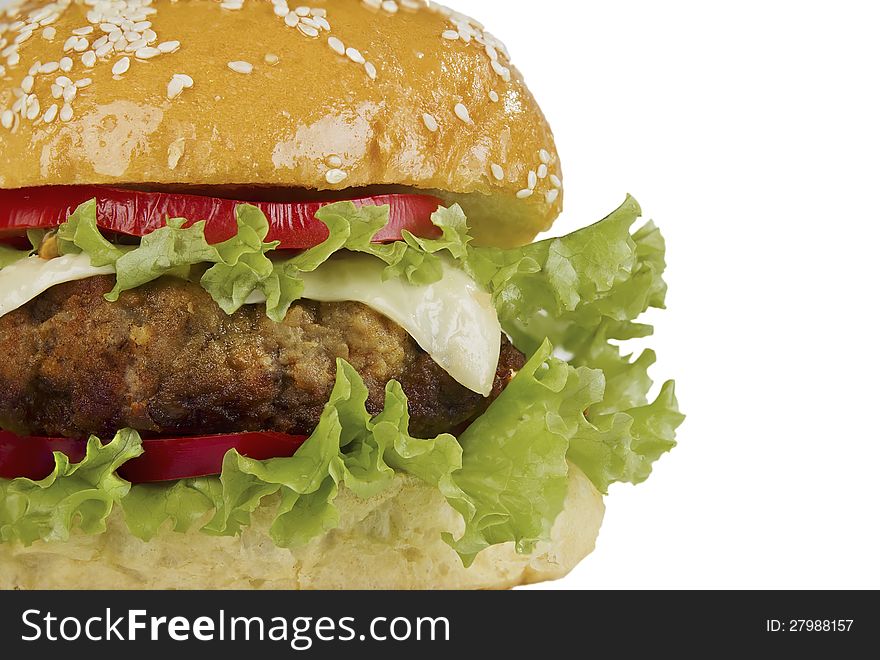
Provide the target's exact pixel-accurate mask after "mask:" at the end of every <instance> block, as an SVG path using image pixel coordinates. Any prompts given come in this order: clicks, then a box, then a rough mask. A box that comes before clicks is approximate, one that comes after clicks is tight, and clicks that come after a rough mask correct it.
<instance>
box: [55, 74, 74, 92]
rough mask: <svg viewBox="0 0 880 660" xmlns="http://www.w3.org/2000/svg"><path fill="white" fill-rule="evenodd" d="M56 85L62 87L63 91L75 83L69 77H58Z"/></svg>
mask: <svg viewBox="0 0 880 660" xmlns="http://www.w3.org/2000/svg"><path fill="white" fill-rule="evenodd" d="M55 84H56V85H58V86H60V87H61V89H64V88H65V87H67V86H68V85H72V84H73V81H72V80H71V79H70V78H68V77H67V76H58V77H57V78H55Z"/></svg>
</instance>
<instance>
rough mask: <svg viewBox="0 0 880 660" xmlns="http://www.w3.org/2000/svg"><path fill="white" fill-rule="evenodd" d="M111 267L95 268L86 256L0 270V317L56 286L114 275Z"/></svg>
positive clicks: (28, 262)
mask: <svg viewBox="0 0 880 660" xmlns="http://www.w3.org/2000/svg"><path fill="white" fill-rule="evenodd" d="M115 272H116V269H114V268H113V266H104V267H103V268H95V267H94V266H92V263H91V260H90V259H89V255H87V254H68V255H65V256H63V257H58V258H57V259H49V260H46V259H41V258H40V257H28V258H27V259H22V260H21V261H17V262H15V263H14V264H12V265H11V266H7V267H6V268H3V269H0V316H5V315H6V314H9V312H11V311H13V310H15V309H18V308H19V307H21V306H22V305H24V304H25V303H27V302H30V301H31V300H33V299H34V298H36V297H37V296H39V295H40V294H41V293H43V292H44V291H46V290H48V289H51V288H52V287H53V286H55V285H56V284H62V283H64V282H74V281H76V280H84V279H86V278H89V277H95V276H97V275H110V274H112V273H115Z"/></svg>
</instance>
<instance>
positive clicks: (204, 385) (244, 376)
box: [0, 187, 682, 564]
mask: <svg viewBox="0 0 880 660" xmlns="http://www.w3.org/2000/svg"><path fill="white" fill-rule="evenodd" d="M74 201H75V202H76V203H75V204H74V203H72V202H74ZM639 215H640V209H639V207H638V205H637V204H636V203H635V201H634V200H632V199H628V200H627V201H626V202H625V203H624V205H623V206H621V208H620V209H618V210H617V211H615V212H614V213H613V214H612V215H610V216H609V217H608V218H606V219H605V220H603V221H601V222H599V223H597V224H595V225H592V226H589V227H586V228H584V229H581V230H579V231H577V232H575V233H573V234H570V235H568V236H565V237H562V238H559V239H552V240H547V241H542V242H539V243H535V244H532V245H528V246H525V247H521V248H512V249H498V248H492V247H479V246H475V245H474V244H473V241H472V239H471V236H470V234H469V230H468V226H467V218H466V216H465V213H464V211H463V210H462V209H461V208H460V207H458V206H452V207H449V208H444V207H443V206H440V205H439V200H437V199H434V198H431V197H426V196H424V195H415V194H389V195H384V196H382V197H381V198H379V197H373V198H362V199H356V200H350V201H343V202H335V203H330V202H329V201H326V202H255V203H254V204H247V203H238V202H233V201H229V200H225V199H219V198H209V197H199V196H195V195H182V194H176V193H174V192H167V191H166V192H161V193H147V192H136V191H129V190H119V189H106V190H104V189H101V188H94V187H92V188H88V189H82V188H78V187H69V188H45V189H44V188H37V189H31V190H26V191H8V190H7V191H3V190H0V349H2V355H3V360H0V543H7V542H21V543H24V544H30V543H33V542H35V541H40V540H57V539H66V538H68V537H69V536H70V535H71V534H72V533H73V532H74V531H76V530H80V531H82V532H85V533H92V534H94V533H101V532H102V531H103V530H104V529H106V521H107V518H108V516H109V515H110V513H111V512H112V511H113V510H114V509H115V508H117V507H119V508H121V509H122V511H123V512H124V515H125V521H126V524H127V525H128V528H129V529H130V530H131V531H132V533H133V534H135V535H136V536H138V537H139V538H141V539H144V540H149V539H150V538H152V537H153V536H155V535H156V534H158V533H160V531H162V530H167V529H169V528H173V529H174V530H176V531H186V530H188V529H190V528H191V526H194V525H201V526H202V527H201V529H202V530H203V531H205V532H206V533H210V534H219V535H236V534H239V533H240V532H241V531H242V530H243V529H244V528H245V527H247V525H248V524H249V521H250V516H251V514H252V513H253V512H254V511H255V510H256V509H257V507H260V506H268V505H269V504H268V503H269V502H272V503H274V504H273V505H272V506H274V507H275V508H274V509H273V513H272V516H273V519H272V520H273V522H272V524H271V527H270V532H269V533H270V536H271V538H272V540H273V541H274V543H276V544H277V545H279V546H282V547H293V546H296V545H300V544H302V543H307V542H309V541H311V540H313V539H314V538H316V537H318V536H320V535H321V534H323V533H324V532H325V531H326V530H328V529H332V528H333V527H334V525H335V524H336V523H337V522H338V515H339V514H338V512H337V511H336V509H335V507H334V505H333V501H334V499H335V497H336V495H337V494H338V493H339V490H340V489H341V488H342V487H345V488H347V489H349V490H351V491H352V492H353V493H354V494H355V495H357V496H359V497H363V498H369V497H373V496H375V495H377V494H379V493H381V492H383V490H384V489H387V488H389V487H390V485H391V484H392V482H393V480H394V476H395V474H398V473H403V474H407V475H410V476H412V477H414V478H417V479H420V480H421V481H423V482H425V483H426V484H429V485H430V486H433V487H436V488H437V489H439V490H440V491H441V492H442V493H443V496H444V497H445V498H446V499H447V501H448V502H449V504H450V506H452V507H453V508H454V509H455V510H456V511H458V512H459V513H460V514H461V516H462V519H463V523H464V525H463V530H464V531H463V533H462V534H460V535H458V536H455V537H453V536H451V535H447V537H446V540H447V542H448V543H449V544H450V545H451V546H452V547H454V548H455V550H456V551H457V552H458V553H459V554H460V555H461V557H462V559H463V561H464V562H465V563H466V564H469V563H470V562H472V561H473V560H474V558H475V557H476V555H477V554H478V553H479V552H480V551H481V550H482V549H484V548H486V547H488V546H490V545H495V544H499V543H506V542H514V543H515V544H516V548H517V550H519V551H521V552H524V553H529V552H531V551H532V550H533V549H534V548H535V547H536V544H537V543H538V542H540V541H542V540H546V539H548V538H549V535H550V530H551V529H552V526H553V523H554V521H555V519H556V517H557V516H558V515H559V513H560V512H561V511H562V508H563V504H564V501H565V497H566V492H567V489H568V484H569V479H568V471H569V469H570V466H571V465H576V466H577V467H578V468H579V469H580V470H581V471H582V472H584V474H585V475H586V476H587V477H589V479H590V481H591V482H592V483H593V484H594V485H595V486H596V488H597V489H599V490H601V491H606V490H607V488H608V486H609V485H610V484H612V483H614V482H618V481H624V482H633V483H638V482H640V481H643V480H644V479H646V478H647V477H648V475H649V474H650V472H651V468H652V464H653V462H654V461H655V460H657V459H658V458H659V457H660V456H661V455H662V454H663V453H664V452H666V451H668V450H669V449H671V448H672V447H673V446H674V444H675V442H674V438H675V430H676V427H677V426H678V425H679V424H680V423H681V421H682V416H681V415H680V414H679V412H678V407H677V402H676V399H675V394H674V386H673V384H672V383H667V384H666V385H664V386H663V388H662V389H661V390H660V392H659V394H658V395H657V396H656V398H654V399H653V400H650V399H649V398H648V394H649V391H650V389H651V387H652V381H651V380H650V379H649V378H648V375H647V369H648V367H649V366H650V364H651V363H652V362H653V359H654V358H653V353H651V352H650V351H645V352H644V353H643V354H642V355H641V356H640V357H638V358H636V359H632V357H631V356H629V355H626V354H624V353H622V352H621V350H620V347H619V346H618V345H617V344H616V343H615V342H616V341H618V340H627V339H633V338H639V337H644V336H647V335H648V334H650V331H651V328H650V327H649V326H646V325H642V324H639V323H636V322H635V320H636V318H637V317H639V316H640V315H641V314H642V313H643V312H644V311H646V310H647V309H648V308H650V307H661V306H662V305H663V300H664V295H665V291H666V287H665V283H664V282H663V279H662V274H663V271H664V269H665V261H664V244H663V239H662V237H661V236H660V234H659V232H658V231H657V229H656V228H655V227H654V226H653V225H651V224H647V225H645V226H644V227H642V228H641V229H639V230H638V231H636V232H635V233H633V232H632V231H631V227H632V225H633V224H634V223H635V222H636V220H637V219H638V217H639ZM28 243H30V244H31V245H30V247H28V246H27V244H28ZM270 496H277V497H270ZM264 501H265V502H264Z"/></svg>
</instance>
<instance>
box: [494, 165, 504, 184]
mask: <svg viewBox="0 0 880 660" xmlns="http://www.w3.org/2000/svg"><path fill="white" fill-rule="evenodd" d="M491 169H492V176H494V177H495V178H496V179H497V180H498V181H504V168H502V167H501V165H498V164H497V163H492V167H491Z"/></svg>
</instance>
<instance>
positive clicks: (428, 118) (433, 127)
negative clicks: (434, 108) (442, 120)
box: [422, 112, 440, 133]
mask: <svg viewBox="0 0 880 660" xmlns="http://www.w3.org/2000/svg"><path fill="white" fill-rule="evenodd" d="M422 120H423V121H424V122H425V126H426V127H427V128H428V130H429V131H431V132H432V133H436V132H437V131H438V130H439V129H440V124H438V123H437V120H436V119H435V118H434V115H430V114H428V113H427V112H426V113H425V114H423V115H422Z"/></svg>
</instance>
